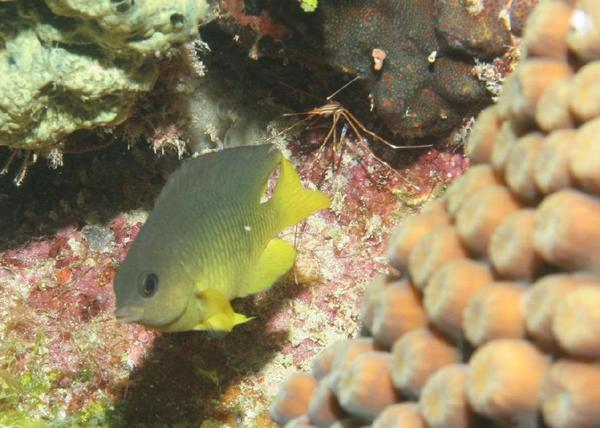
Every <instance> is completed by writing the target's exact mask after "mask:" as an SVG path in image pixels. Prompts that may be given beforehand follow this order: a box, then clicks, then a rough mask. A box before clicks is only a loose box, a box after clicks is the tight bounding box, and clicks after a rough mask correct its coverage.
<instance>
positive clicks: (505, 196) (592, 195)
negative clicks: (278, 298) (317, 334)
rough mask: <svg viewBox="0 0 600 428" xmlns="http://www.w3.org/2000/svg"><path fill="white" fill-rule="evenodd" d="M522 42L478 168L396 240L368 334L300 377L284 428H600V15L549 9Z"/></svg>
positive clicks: (287, 396) (588, 4) (595, 8)
mask: <svg viewBox="0 0 600 428" xmlns="http://www.w3.org/2000/svg"><path fill="white" fill-rule="evenodd" d="M523 43H524V49H525V52H526V55H525V59H524V60H523V61H522V62H521V63H520V64H519V66H518V68H517V69H516V71H515V72H514V73H513V74H512V75H511V76H510V77H509V79H508V81H507V82H506V84H505V87H504V93H503V95H502V96H501V98H500V101H499V102H498V104H496V105H494V106H491V107H489V108H487V109H486V110H484V111H483V112H481V114H480V116H479V118H478V120H477V121H476V124H475V127H474V129H473V131H472V134H471V137H470V140H469V142H468V145H467V148H466V150H467V153H468V155H469V157H470V159H471V161H472V163H473V164H474V166H472V167H471V169H470V170H469V171H468V172H467V173H466V174H465V175H464V176H462V177H461V178H459V179H458V180H456V181H455V182H454V183H453V184H452V185H451V187H450V188H449V189H448V191H447V193H446V194H445V195H444V197H443V198H442V199H440V200H437V201H434V202H432V203H431V204H430V205H429V206H427V207H426V208H424V209H423V211H422V212H421V213H420V214H418V215H415V216H413V217H410V218H407V219H405V220H404V221H403V222H402V223H401V224H400V225H399V226H398V228H397V229H396V231H395V234H394V236H393V237H392V242H391V243H390V247H389V262H390V265H391V266H392V269H391V272H393V273H392V274H390V275H386V276H381V277H379V278H377V279H376V280H375V281H373V282H372V284H371V285H370V287H369V288H368V289H367V292H366V294H365V296H364V301H363V305H362V312H361V317H362V322H363V330H364V332H365V334H364V336H363V337H359V338H355V339H349V340H346V341H342V342H338V343H335V344H333V345H331V346H329V347H328V348H326V349H325V350H324V351H323V352H322V354H320V356H318V357H317V358H316V359H315V360H314V362H313V366H312V371H311V373H310V374H302V373H297V374H294V375H292V376H291V377H290V378H289V380H288V381H287V382H286V383H285V384H284V385H283V386H282V388H281V390H280V391H279V393H278V395H277V396H276V397H275V399H274V402H273V407H272V411H271V414H272V417H273V419H274V420H275V421H277V422H278V423H280V424H282V425H285V426H286V427H325V426H345V427H360V426H372V427H378V428H383V427H385V428H390V427H400V426H402V427H405V426H410V427H426V426H429V427H475V426H481V425H482V424H483V423H484V422H488V423H489V422H492V423H494V424H500V425H505V424H512V425H517V424H519V425H520V424H534V423H537V422H536V421H539V419H540V418H541V419H542V420H543V421H544V423H545V424H546V425H547V426H549V427H553V428H554V427H556V428H561V427H565V428H566V427H594V426H598V421H600V407H599V406H598V403H600V387H599V386H598V385H600V363H599V362H598V361H600V199H599V197H600V2H598V1H596V0H579V1H568V0H545V1H542V2H540V4H539V5H538V6H537V7H536V9H534V11H533V13H532V15H531V16H530V17H529V19H528V21H527V25H526V27H525V30H524V38H523ZM531 426H533V425H531Z"/></svg>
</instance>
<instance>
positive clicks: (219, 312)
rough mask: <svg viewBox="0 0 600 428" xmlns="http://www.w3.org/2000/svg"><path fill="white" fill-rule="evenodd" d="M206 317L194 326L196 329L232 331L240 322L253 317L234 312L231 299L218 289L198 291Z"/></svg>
mask: <svg viewBox="0 0 600 428" xmlns="http://www.w3.org/2000/svg"><path fill="white" fill-rule="evenodd" d="M197 297H198V298H199V299H201V301H202V302H201V304H202V307H203V309H204V311H205V314H206V318H205V320H204V321H203V322H201V323H199V324H198V325H196V326H195V327H194V330H212V331H225V332H230V331H231V330H233V327H235V326H236V325H238V324H243V323H245V322H247V321H249V320H251V319H252V318H248V317H246V316H245V315H242V314H238V313H236V312H234V310H233V308H232V307H231V304H230V303H229V299H227V297H226V296H225V295H224V294H223V293H221V292H220V291H218V290H214V289H206V290H204V291H202V292H200V293H198V295H197Z"/></svg>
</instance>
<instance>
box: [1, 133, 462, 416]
mask: <svg viewBox="0 0 600 428" xmlns="http://www.w3.org/2000/svg"><path fill="white" fill-rule="evenodd" d="M308 137H309V138H319V136H318V135H315V136H312V135H308ZM320 138H322V135H320ZM307 143H308V141H299V142H297V143H292V144H290V146H289V149H286V152H287V153H288V154H291V155H292V159H293V160H295V161H296V162H298V164H297V168H298V171H299V172H300V173H301V175H303V176H304V177H307V176H310V178H311V180H312V181H313V182H314V181H317V180H319V179H320V178H321V173H324V174H325V175H326V177H327V178H326V180H325V181H324V182H323V184H322V187H321V188H322V190H324V191H326V192H328V193H329V194H330V195H332V196H333V197H334V204H335V208H334V210H332V211H331V212H329V213H326V214H323V215H319V216H316V217H314V218H311V219H310V220H309V221H308V222H307V223H306V224H305V225H299V226H298V227H297V229H296V231H294V230H293V229H290V230H289V231H287V232H286V233H285V235H284V239H286V240H288V241H289V242H295V243H296V246H297V248H298V253H299V255H298V262H297V266H296V268H295V270H294V271H293V272H292V273H291V274H290V275H289V276H288V278H287V279H286V280H285V281H284V283H283V284H281V285H279V286H276V287H275V288H274V289H273V290H271V291H270V292H268V293H265V294H262V295H260V296H257V298H255V299H246V300H244V301H240V302H237V303H236V306H237V309H238V310H241V311H244V313H247V314H249V315H255V316H256V317H257V319H256V320H253V321H252V322H250V323H248V324H247V325H244V326H240V328H237V329H236V330H235V331H234V332H233V333H231V334H230V335H228V336H226V337H225V338H224V339H216V338H211V337H209V336H207V335H204V334H198V333H184V334H175V335H160V336H157V335H156V334H155V333H151V332H148V331H146V330H144V329H143V328H141V327H137V326H126V325H120V324H117V323H116V322H115V320H114V318H113V314H112V312H113V310H114V296H113V294H112V291H111V281H112V277H113V275H114V272H115V270H116V268H117V267H118V266H119V263H120V262H121V261H122V260H123V258H124V257H125V254H126V251H127V248H128V246H129V244H130V243H131V242H132V240H133V239H135V236H136V233H137V231H138V230H139V228H140V227H141V224H142V223H143V221H144V219H145V216H146V210H147V209H148V208H150V206H151V204H152V200H153V198H154V197H155V196H156V194H157V192H158V190H159V188H160V186H161V185H162V183H163V182H164V177H165V176H166V174H167V171H169V170H172V169H173V167H174V165H173V163H174V160H173V159H170V160H169V159H164V160H163V161H160V162H157V161H156V160H153V159H152V158H153V156H152V154H151V153H149V152H148V151H142V150H140V149H134V150H133V151H132V152H126V151H125V152H124V151H122V149H121V148H120V147H118V146H114V147H112V148H110V149H109V150H108V151H107V152H97V153H90V154H86V155H82V156H81V158H80V159H79V160H78V161H76V162H75V161H74V163H73V162H71V161H70V160H71V158H69V159H68V160H69V162H67V164H66V165H65V167H64V168H63V169H62V171H63V174H62V178H61V176H54V178H53V179H52V180H50V181H49V183H51V184H50V185H49V186H48V185H47V186H45V192H46V195H47V196H46V197H45V198H44V199H41V198H39V199H35V201H36V202H35V203H33V204H29V207H26V206H25V205H23V204H21V203H18V201H19V198H24V197H25V195H22V193H18V194H17V190H16V189H14V188H13V187H11V185H10V184H9V183H5V184H4V188H3V189H2V190H0V195H4V197H3V201H9V202H11V204H10V207H11V208H10V209H7V210H6V211H3V214H2V220H1V223H2V233H3V236H6V237H7V238H8V239H7V240H6V241H5V242H4V244H3V248H2V250H1V252H0V277H1V279H0V281H1V283H2V285H3V286H2V289H1V290H0V312H1V313H2V317H1V318H0V319H1V320H0V331H1V334H2V336H1V339H2V346H3V348H2V351H3V352H2V354H1V357H0V369H1V373H2V375H1V376H0V379H4V378H5V377H6V379H9V380H10V381H8V382H7V381H6V380H0V385H2V391H3V393H4V394H6V395H8V396H10V397H11V398H10V400H7V401H3V402H2V404H1V407H0V409H1V411H2V412H3V413H0V414H1V415H2V417H4V418H5V420H8V418H9V416H10V417H13V418H17V417H18V416H19V415H21V416H23V415H27V416H28V417H30V418H33V419H38V418H41V419H43V420H44V421H48V420H50V421H53V422H54V423H55V425H57V426H61V424H62V425H68V424H69V423H79V424H91V423H98V424H100V425H102V424H109V423H112V424H116V425H119V424H126V425H127V426H148V424H158V425H160V424H174V423H181V424H183V425H199V424H200V423H202V421H204V422H205V425H204V426H205V427H210V426H220V427H226V426H231V427H233V426H236V423H237V424H238V426H240V425H242V426H249V427H250V426H252V427H254V426H256V427H261V426H262V427H271V426H273V425H272V422H270V421H269V417H268V414H267V410H266V409H267V407H268V401H269V398H270V396H271V395H272V394H273V393H274V392H275V389H276V388H277V385H278V384H279V383H280V382H281V381H282V379H283V378H284V377H285V375H286V373H288V371H289V370H290V369H291V368H294V369H303V368H304V369H305V368H306V366H307V364H308V362H309V361H310V358H311V357H312V356H313V355H314V354H315V353H316V352H318V350H319V349H321V348H322V347H323V346H324V344H326V343H330V342H331V341H333V340H336V339H342V338H346V337H349V336H353V335H355V334H357V333H358V331H357V327H352V326H357V317H358V313H357V308H358V306H359V300H360V294H361V293H362V290H363V288H364V286H365V284H366V283H367V282H368V281H369V279H370V278H371V277H372V276H373V275H375V274H376V273H377V272H382V271H385V269H386V267H385V258H384V257H383V256H382V251H383V246H384V242H385V239H386V236H387V233H388V230H389V228H390V227H391V226H392V225H393V224H394V223H395V220H394V219H395V218H398V217H401V216H402V215H404V213H405V212H407V211H408V212H411V211H413V210H414V209H415V207H414V206H412V205H411V202H412V201H413V200H414V199H412V198H416V199H422V198H423V199H424V198H427V196H428V195H430V193H431V189H432V186H435V185H438V186H440V185H442V186H443V185H444V182H445V176H446V174H445V173H444V172H441V173H440V174H439V175H436V176H433V177H431V178H430V179H429V181H425V180H423V181H422V182H420V183H419V190H416V187H414V186H410V185H408V184H406V183H405V179H406V180H408V181H410V180H411V176H412V173H411V171H412V169H410V168H408V167H407V171H406V172H405V174H406V177H404V178H403V177H401V176H399V175H397V174H396V173H394V172H393V171H391V170H390V169H389V168H387V167H385V166H383V165H382V164H381V163H380V162H379V161H377V160H375V159H374V158H373V157H371V156H370V154H369V149H368V148H367V147H366V146H364V145H363V144H359V143H357V142H355V141H352V140H348V141H346V142H345V144H347V148H346V154H345V155H344V156H343V159H342V162H341V164H340V167H339V169H338V170H337V171H336V173H335V174H332V171H331V164H330V163H329V161H328V158H329V156H330V155H331V151H330V150H326V151H325V153H323V154H322V157H320V158H318V159H317V160H314V158H313V157H312V156H313V155H311V156H309V157H305V156H303V155H301V154H300V153H301V152H302V147H303V146H305V145H306V144H307ZM282 148H283V149H285V147H282ZM432 156H433V153H431V154H427V152H424V153H423V154H422V155H421V156H419V157H418V159H419V161H418V165H422V166H421V167H420V168H424V167H425V164H427V163H428V159H430V158H431V157H432ZM357 158H358V159H361V163H358V162H356V160H355V159H357ZM438 158H439V161H438V164H437V165H438V166H439V167H443V166H446V168H447V169H448V171H449V172H451V174H454V173H457V172H460V171H457V170H456V168H457V165H461V163H462V161H461V160H460V159H462V156H461V155H451V154H449V155H446V154H439V155H438ZM443 159H445V160H444V161H443ZM165 161H166V162H165ZM313 161H314V162H313ZM457 161H458V163H457ZM125 165H129V167H128V168H125V167H124V166H125ZM132 165H133V167H132ZM427 168H429V167H427ZM107 169H108V170H111V171H113V173H112V174H110V175H107V174H106V173H103V171H106V170H107ZM115 171H119V173H118V174H115V173H114V172H115ZM49 174H53V172H52V171H45V170H44V169H36V170H35V171H32V173H31V176H30V179H29V180H28V181H27V182H26V183H25V184H24V186H25V187H24V188H22V189H19V190H18V191H19V192H22V191H26V192H35V190H34V189H35V188H36V187H37V186H38V185H39V183H41V182H44V180H45V177H47V176H48V175H49ZM63 180H64V181H63ZM82 183H85V187H86V189H87V190H86V191H81V190H80V189H81V185H82ZM105 186H112V188H113V191H112V192H111V193H110V194H108V195H104V196H102V195H101V194H102V193H103V192H104V190H103V189H105V188H106V187H105ZM134 189H135V190H134ZM19 195H22V196H19ZM99 200H101V201H102V203H101V204H99V203H98V202H99ZM416 203H417V204H418V202H416ZM139 206H143V207H145V208H146V210H131V207H139ZM123 211H124V212H125V213H122V214H119V213H120V212H123ZM42 213H50V215H49V216H48V217H47V218H46V220H45V221H44V223H45V225H41V224H40V222H39V219H40V218H41V217H43V215H42ZM82 213H84V215H85V217H81V216H82ZM15 216H17V217H18V218H19V219H20V220H19V224H20V226H16V225H12V223H11V222H12V221H13V219H14V218H15ZM68 224H75V225H78V226H67V225H68ZM27 225H30V226H29V227H28V226H27ZM40 234H43V235H42V236H40V237H39V238H33V240H32V238H31V237H32V236H33V237H35V236H39V235H40ZM296 280H297V283H296ZM11 384H12V386H11ZM0 421H3V420H2V419H0ZM211 424H212V425H211Z"/></svg>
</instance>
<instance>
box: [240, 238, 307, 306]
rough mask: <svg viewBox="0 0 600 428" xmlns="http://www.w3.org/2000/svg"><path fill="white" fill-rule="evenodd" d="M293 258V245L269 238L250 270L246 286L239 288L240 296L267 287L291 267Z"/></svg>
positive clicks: (294, 256) (294, 255)
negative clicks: (254, 265)
mask: <svg viewBox="0 0 600 428" xmlns="http://www.w3.org/2000/svg"><path fill="white" fill-rule="evenodd" d="M295 259H296V250H295V249H294V247H292V246H291V245H290V244H288V243H287V242H285V241H283V240H281V239H277V238H275V239H272V240H270V241H269V243H268V244H267V247H266V248H265V250H264V251H263V253H262V254H261V255H260V258H259V259H258V263H257V265H256V267H255V268H254V270H253V271H252V272H251V274H250V278H249V279H248V283H247V285H246V287H245V288H244V289H243V290H240V297H244V296H248V295H250V294H254V293H258V292H259V291H263V290H265V289H267V288H269V287H270V286H271V285H273V284H274V283H275V282H276V281H277V280H278V279H279V278H281V277H282V276H283V275H285V274H286V273H287V271H289V270H290V269H291V268H292V266H293V265H294V260H295Z"/></svg>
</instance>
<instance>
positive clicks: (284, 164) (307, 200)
mask: <svg viewBox="0 0 600 428" xmlns="http://www.w3.org/2000/svg"><path fill="white" fill-rule="evenodd" d="M269 203H270V204H272V205H273V207H274V208H275V210H276V211H277V212H278V213H279V217H280V223H279V224H280V227H281V228H282V229H285V228H286V227H290V226H293V225H294V224H296V223H298V222H299V221H302V220H304V219H305V218H306V217H308V216H309V215H311V214H312V213H314V212H316V211H319V210H322V209H325V208H329V206H330V205H331V200H330V199H329V197H328V196H327V195H325V194H324V193H323V192H319V191H317V190H308V189H305V188H304V187H302V183H301V182H300V177H299V176H298V173H297V172H296V170H295V169H294V167H293V166H292V164H291V163H290V161H288V160H287V159H284V158H282V159H281V165H280V169H279V180H278V182H277V186H276V187H275V190H274V191H273V196H272V198H271V200H270V201H269Z"/></svg>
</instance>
